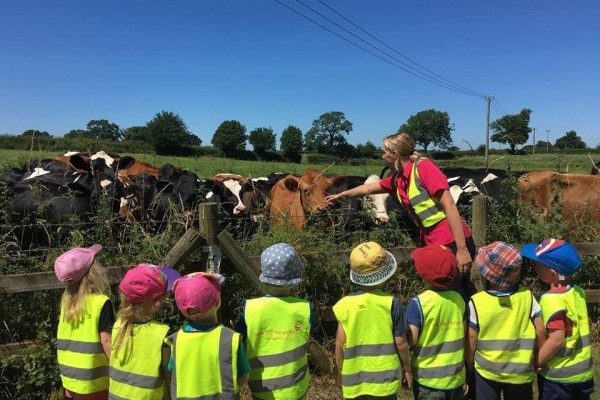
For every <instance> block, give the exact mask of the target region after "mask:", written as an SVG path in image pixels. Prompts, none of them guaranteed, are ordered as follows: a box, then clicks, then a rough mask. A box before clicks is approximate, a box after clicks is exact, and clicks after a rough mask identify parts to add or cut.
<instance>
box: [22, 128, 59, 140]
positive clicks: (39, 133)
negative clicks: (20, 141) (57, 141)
mask: <svg viewBox="0 0 600 400" xmlns="http://www.w3.org/2000/svg"><path fill="white" fill-rule="evenodd" d="M19 136H26V137H31V136H33V137H34V138H41V137H48V138H49V137H52V135H51V134H49V133H48V132H46V131H38V130H37V129H27V130H26V131H25V132H23V133H21V134H20V135H19Z"/></svg>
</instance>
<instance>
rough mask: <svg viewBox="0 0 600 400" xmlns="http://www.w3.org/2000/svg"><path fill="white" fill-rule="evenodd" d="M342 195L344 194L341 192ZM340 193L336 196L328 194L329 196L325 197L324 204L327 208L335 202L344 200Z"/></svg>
mask: <svg viewBox="0 0 600 400" xmlns="http://www.w3.org/2000/svg"><path fill="white" fill-rule="evenodd" d="M342 193H344V192H342ZM342 193H338V194H330V195H329V196H327V197H325V200H324V201H325V204H327V205H328V206H331V205H333V204H334V203H335V202H336V201H339V200H342V199H343V198H344V196H343V195H342Z"/></svg>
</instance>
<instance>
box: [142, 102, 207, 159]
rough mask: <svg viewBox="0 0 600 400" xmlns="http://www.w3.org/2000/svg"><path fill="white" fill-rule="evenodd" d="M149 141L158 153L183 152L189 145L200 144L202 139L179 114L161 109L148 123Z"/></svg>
mask: <svg viewBox="0 0 600 400" xmlns="http://www.w3.org/2000/svg"><path fill="white" fill-rule="evenodd" d="M146 134H147V137H148V140H147V141H148V142H149V143H150V144H151V145H152V146H153V147H154V151H156V153H157V154H165V155H169V154H181V152H182V151H183V150H184V149H185V148H187V147H189V146H199V145H200V144H202V140H200V138H199V137H198V136H196V135H194V134H193V133H191V132H190V131H189V129H188V127H187V125H186V124H185V122H183V119H181V117H180V116H179V115H178V114H175V113H173V112H171V111H164V110H163V111H161V112H160V113H157V114H156V115H155V116H154V118H153V119H152V120H151V121H149V122H148V123H146Z"/></svg>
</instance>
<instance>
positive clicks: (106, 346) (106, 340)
mask: <svg viewBox="0 0 600 400" xmlns="http://www.w3.org/2000/svg"><path fill="white" fill-rule="evenodd" d="M111 336H112V334H111V332H100V344H101V345H102V350H104V354H106V358H108V359H110V345H111Z"/></svg>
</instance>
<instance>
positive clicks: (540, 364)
mask: <svg viewBox="0 0 600 400" xmlns="http://www.w3.org/2000/svg"><path fill="white" fill-rule="evenodd" d="M521 252H522V254H523V257H526V258H529V259H531V260H533V261H535V270H536V272H537V274H538V276H539V277H540V279H541V280H542V281H543V282H544V283H547V284H548V285H549V286H550V289H549V290H548V291H547V292H546V293H544V294H543V295H542V297H541V298H540V306H541V307H542V318H543V320H544V327H545V328H546V331H547V332H548V340H546V342H545V343H544V344H543V346H542V347H541V348H540V350H539V353H538V360H537V369H538V371H539V372H540V374H539V375H538V390H539V394H540V399H541V400H552V399H579V400H586V399H589V398H590V394H591V393H592V392H593V391H594V380H593V376H594V374H593V370H592V354H591V347H590V336H589V333H590V327H589V322H588V313H587V306H586V301H585V293H584V291H583V289H582V288H581V287H579V286H577V285H572V284H571V275H573V274H574V273H575V272H576V271H577V270H578V269H579V267H580V266H581V258H580V257H579V254H578V253H577V251H576V250H575V248H574V247H573V245H571V244H570V243H568V242H565V241H563V240H560V239H546V240H544V241H543V242H542V243H541V244H540V245H536V244H528V245H525V246H524V247H523V249H522V250H521Z"/></svg>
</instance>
